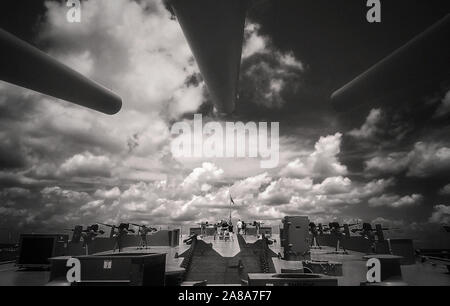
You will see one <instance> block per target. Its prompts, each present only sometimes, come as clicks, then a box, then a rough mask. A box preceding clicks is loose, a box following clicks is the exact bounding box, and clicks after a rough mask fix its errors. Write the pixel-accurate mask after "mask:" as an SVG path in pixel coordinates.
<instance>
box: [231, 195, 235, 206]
mask: <svg viewBox="0 0 450 306" xmlns="http://www.w3.org/2000/svg"><path fill="white" fill-rule="evenodd" d="M230 201H231V204H233V205H235V204H236V203H234V201H233V198H232V197H231V194H230Z"/></svg>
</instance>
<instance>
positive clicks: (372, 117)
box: [348, 109, 382, 139]
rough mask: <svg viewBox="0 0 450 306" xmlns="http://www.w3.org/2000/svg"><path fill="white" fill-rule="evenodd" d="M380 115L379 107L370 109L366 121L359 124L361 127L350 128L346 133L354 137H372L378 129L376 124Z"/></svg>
mask: <svg viewBox="0 0 450 306" xmlns="http://www.w3.org/2000/svg"><path fill="white" fill-rule="evenodd" d="M381 116H382V112H381V110H380V109H372V110H371V111H370V114H369V116H368V117H367V119H366V122H365V123H364V124H363V125H362V126H361V128H359V129H354V130H351V131H350V132H349V133H348V134H349V135H350V136H353V137H355V138H363V139H366V138H370V137H372V136H373V135H374V134H375V133H376V132H377V130H378V126H377V124H378V123H379V121H380V119H381Z"/></svg>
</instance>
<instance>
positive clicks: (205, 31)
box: [166, 0, 249, 114]
mask: <svg viewBox="0 0 450 306" xmlns="http://www.w3.org/2000/svg"><path fill="white" fill-rule="evenodd" d="M166 2H167V3H168V4H169V5H170V6H171V7H172V8H173V11H174V13H175V16H176V18H177V19H178V22H179V23H180V25H181V28H182V29H183V33H184V35H185V36H186V39H187V41H188V43H189V46H190V47H191V50H192V53H193V54H194V57H195V60H196V62H197V64H198V67H199V68H200V72H201V74H202V76H203V78H204V80H205V83H206V85H207V87H208V91H209V93H210V95H211V98H212V100H213V103H214V106H215V108H216V110H217V111H218V112H219V113H222V114H230V113H232V112H233V111H234V110H235V103H236V99H237V96H238V81H239V70H240V65H241V55H242V44H243V39H244V25H245V17H246V12H247V8H248V5H249V1H248V0H215V1H211V0H167V1H166Z"/></svg>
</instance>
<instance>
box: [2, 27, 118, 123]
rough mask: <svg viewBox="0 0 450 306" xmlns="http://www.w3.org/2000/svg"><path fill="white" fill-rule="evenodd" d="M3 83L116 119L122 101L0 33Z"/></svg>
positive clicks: (105, 89)
mask: <svg viewBox="0 0 450 306" xmlns="http://www.w3.org/2000/svg"><path fill="white" fill-rule="evenodd" d="M0 50H2V56H0V80H3V81H5V82H8V83H11V84H15V85H18V86H21V87H24V88H28V89H31V90H34V91H37V92H40V93H43V94H46V95H49V96H52V97H55V98H58V99H62V100H65V101H69V102H72V103H75V104H78V105H82V106H85V107H88V108H90V109H94V110H97V111H99V112H102V113H105V114H109V115H113V114H115V113H117V112H118V111H119V110H120V109H121V107H122V99H121V98H120V97H119V96H117V95H116V94H115V93H113V92H111V91H110V90H109V89H107V88H105V87H103V86H102V85H100V84H98V83H96V82H94V81H92V80H90V79H88V78H87V77H85V76H83V75H82V74H80V73H78V72H77V71H75V70H73V69H71V68H69V67H68V66H66V65H64V64H62V63H61V62H58V61H57V60H55V59H54V58H53V57H51V56H49V55H47V54H46V53H44V52H42V51H40V50H39V49H37V48H35V47H34V46H32V45H30V44H28V43H26V42H25V41H23V40H21V39H19V38H17V37H15V36H14V35H12V34H10V33H8V32H6V31H4V30H2V29H0Z"/></svg>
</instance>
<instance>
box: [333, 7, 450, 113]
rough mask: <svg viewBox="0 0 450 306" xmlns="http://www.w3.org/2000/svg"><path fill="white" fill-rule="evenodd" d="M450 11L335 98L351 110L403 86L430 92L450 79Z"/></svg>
mask: <svg viewBox="0 0 450 306" xmlns="http://www.w3.org/2000/svg"><path fill="white" fill-rule="evenodd" d="M449 37H450V14H448V15H447V16H446V17H445V18H443V19H442V20H440V21H439V22H437V23H436V24H434V25H433V26H431V27H430V28H429V29H427V30H426V31H425V32H423V33H422V34H420V35H418V36H417V37H415V38H414V39H413V40H411V41H410V42H408V43H406V44H405V45H404V46H403V47H401V48H400V49H398V50H396V51H395V52H394V53H392V54H391V55H389V56H388V57H386V58H385V59H383V60H382V61H380V62H379V63H377V64H376V65H374V66H373V67H371V68H370V69H369V70H367V71H366V72H364V73H363V74H361V75H360V76H358V77H357V78H355V79H354V80H353V81H351V82H350V83H348V84H347V85H345V86H343V87H342V88H340V89H338V90H336V91H335V92H334V93H333V94H332V96H331V100H332V103H333V106H334V107H335V108H336V109H337V110H338V111H347V110H350V109H352V108H354V107H357V106H358V105H359V104H361V103H363V102H364V101H368V100H374V101H376V100H379V99H383V98H384V97H385V96H388V95H391V94H393V93H396V92H398V91H400V90H403V89H408V91H411V90H414V91H418V93H419V94H420V93H421V92H427V91H428V90H430V89H429V87H434V88H435V87H436V86H439V84H440V82H445V81H449V79H450V56H449V54H450V43H449Z"/></svg>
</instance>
